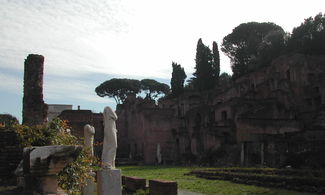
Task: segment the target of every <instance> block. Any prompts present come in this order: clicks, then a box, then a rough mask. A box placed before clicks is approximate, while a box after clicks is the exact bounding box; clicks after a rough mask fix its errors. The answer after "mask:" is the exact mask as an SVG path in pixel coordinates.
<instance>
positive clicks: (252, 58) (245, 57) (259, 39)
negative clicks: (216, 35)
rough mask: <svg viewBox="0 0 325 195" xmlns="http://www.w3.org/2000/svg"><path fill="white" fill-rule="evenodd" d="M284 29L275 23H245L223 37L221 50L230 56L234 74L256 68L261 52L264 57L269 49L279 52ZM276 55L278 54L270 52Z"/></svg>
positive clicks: (237, 74)
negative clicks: (278, 48) (277, 48)
mask: <svg viewBox="0 0 325 195" xmlns="http://www.w3.org/2000/svg"><path fill="white" fill-rule="evenodd" d="M280 35H284V31H283V29H282V28H281V27H280V26H278V25H276V24H274V23H258V22H249V23H243V24H240V25H239V26H237V27H236V28H234V29H233V31H232V33H230V34H229V35H227V36H226V37H224V38H223V42H222V47H221V50H222V51H223V52H224V53H225V54H226V55H227V56H228V57H229V58H230V60H231V64H232V70H233V76H234V77H238V76H240V75H242V74H245V73H247V72H249V71H251V70H255V69H256V68H257V67H258V65H259V64H260V63H259V58H260V56H259V53H263V55H264V57H265V55H266V54H267V51H274V52H278V50H276V49H273V47H275V48H276V47H278V46H280V45H282V44H281V42H283V41H284V37H281V36H280ZM270 55H271V56H275V55H276V54H270Z"/></svg>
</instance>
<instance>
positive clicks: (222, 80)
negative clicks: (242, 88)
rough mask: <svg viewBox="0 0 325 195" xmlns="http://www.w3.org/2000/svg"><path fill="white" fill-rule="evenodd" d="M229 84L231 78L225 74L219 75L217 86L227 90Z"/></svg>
mask: <svg viewBox="0 0 325 195" xmlns="http://www.w3.org/2000/svg"><path fill="white" fill-rule="evenodd" d="M231 84H232V79H231V76H230V75H229V74H228V73H226V72H223V73H221V75H220V76H219V82H218V85H219V86H220V87H222V88H227V87H229V86H230V85H231Z"/></svg>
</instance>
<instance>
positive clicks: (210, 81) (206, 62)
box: [193, 38, 215, 91]
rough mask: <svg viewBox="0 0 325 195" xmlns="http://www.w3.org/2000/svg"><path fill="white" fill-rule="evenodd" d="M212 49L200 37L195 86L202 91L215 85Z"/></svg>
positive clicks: (194, 74) (197, 48) (197, 49)
mask: <svg viewBox="0 0 325 195" xmlns="http://www.w3.org/2000/svg"><path fill="white" fill-rule="evenodd" d="M212 63H213V60H212V52H211V49H210V48H209V47H207V46H205V45H204V44H203V42H202V39H201V38H200V39H199V41H198V43H197V47H196V58H195V72H194V73H193V76H194V78H193V84H194V87H195V88H196V89H198V90H200V91H203V90H208V89H212V88H213V87H214V86H215V81H214V77H213V75H214V73H213V67H212Z"/></svg>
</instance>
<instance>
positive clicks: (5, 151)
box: [0, 131, 23, 185]
mask: <svg viewBox="0 0 325 195" xmlns="http://www.w3.org/2000/svg"><path fill="white" fill-rule="evenodd" d="M22 151H23V149H22V148H21V147H19V141H18V139H17V135H16V133H14V132H11V131H3V132H0V153H1V155H0V185H13V184H15V182H16V179H15V178H16V177H15V175H14V173H13V172H14V171H15V170H16V168H17V166H18V164H19V162H20V161H21V160H22Z"/></svg>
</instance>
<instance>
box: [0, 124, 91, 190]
mask: <svg viewBox="0 0 325 195" xmlns="http://www.w3.org/2000/svg"><path fill="white" fill-rule="evenodd" d="M67 129H69V127H68V125H67V121H62V120H60V119H59V118H55V119H53V120H52V121H51V122H50V123H49V124H48V125H47V126H46V125H36V126H26V125H19V124H12V125H0V130H6V131H14V132H16V133H17V134H18V137H19V139H20V143H21V146H22V147H30V146H46V145H80V143H79V141H78V138H77V137H75V136H73V135H71V134H70V132H69V131H68V130H67ZM89 154H90V151H89V149H87V148H83V150H82V151H81V153H80V155H79V156H78V157H77V159H76V160H75V161H73V162H72V163H70V164H69V165H68V166H66V167H65V168H64V169H63V170H62V171H61V172H60V173H59V177H58V182H59V185H60V187H61V188H62V189H64V190H66V191H67V192H68V193H69V194H77V193H79V191H80V190H81V188H82V186H84V185H85V182H86V179H88V178H89V179H92V177H91V176H90V175H89V172H90V171H91V170H92V169H95V168H96V167H94V166H92V164H95V163H97V162H96V160H95V159H94V158H92V157H91V156H90V155H89Z"/></svg>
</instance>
